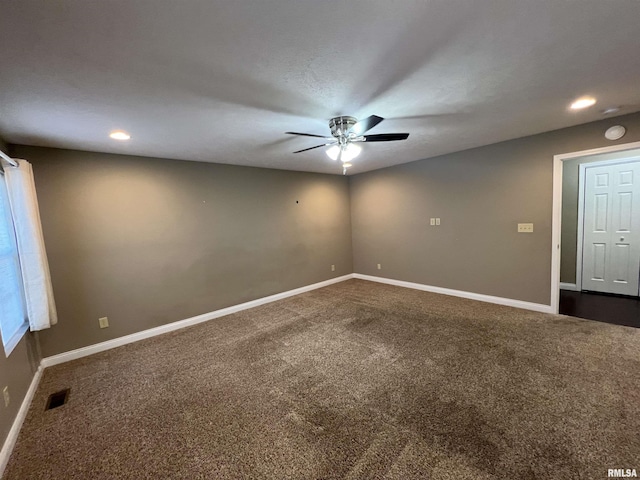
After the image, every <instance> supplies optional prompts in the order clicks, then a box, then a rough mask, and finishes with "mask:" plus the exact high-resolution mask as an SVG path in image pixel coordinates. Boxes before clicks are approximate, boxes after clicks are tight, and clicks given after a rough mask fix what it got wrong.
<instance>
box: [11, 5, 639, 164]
mask: <svg viewBox="0 0 640 480" xmlns="http://www.w3.org/2000/svg"><path fill="white" fill-rule="evenodd" d="M0 2H1V3H2V5H1V11H2V13H1V14H0V62H1V63H0V135H1V136H2V137H4V138H5V140H7V141H8V142H10V143H22V144H29V145H42V146H53V147H63V148H74V149H82V150H92V151H101V152H113V153H128V154H136V155H144V156H154V157H166V158H175V159H184V160H198V161H206V162H217V163H231V164H237V165H252V166H258V167H272V168H282V169H290V170H305V171H315V172H324V173H337V174H339V173H341V170H340V168H339V166H338V165H337V164H336V163H335V162H332V161H331V160H330V159H329V158H328V157H327V156H326V155H325V154H324V152H323V150H324V149H317V150H313V151H310V152H305V153H300V154H295V155H294V154H292V153H291V152H293V151H294V150H299V149H302V148H305V147H309V146H313V145H316V144H318V143H321V142H316V140H319V139H313V138H305V137H292V136H288V135H285V134H284V132H285V131H289V130H294V131H299V132H311V133H316V134H328V133H329V129H328V125H327V122H328V120H329V119H330V118H331V117H333V116H336V115H352V116H356V117H359V118H362V117H365V116H368V115H371V114H377V115H380V116H382V117H385V118H386V119H387V120H386V121H384V122H383V123H381V124H380V125H378V126H377V127H375V128H374V129H373V130H371V131H370V132H369V133H372V134H373V133H387V132H390V133H391V132H410V134H411V135H410V137H409V139H408V140H406V141H404V142H389V143H372V144H363V152H362V154H361V155H360V156H359V157H358V158H357V159H356V160H355V161H354V162H353V163H354V167H353V169H352V170H351V173H359V172H363V171H367V170H373V169H376V168H381V167H384V166H389V165H394V164H399V163H405V162H411V161H414V160H419V159H423V158H427V157H431V156H434V155H438V154H442V153H448V152H452V151H458V150H463V149H466V148H470V147H474V146H479V145H486V144H489V143H494V142H497V141H502V140H507V139H511V138H516V137H521V136H524V135H529V134H534V133H539V132H543V131H548V130H554V129H557V128H561V127H566V126H570V125H576V124H580V123H585V122H589V121H592V120H597V119H600V118H603V115H602V113H601V110H602V109H603V108H605V107H608V106H612V105H622V106H623V108H622V110H621V111H620V112H619V113H620V114H624V113H629V112H632V111H637V110H640V55H639V52H640V26H639V23H638V20H639V19H640V2H639V1H637V0H609V1H603V0H535V1H533V0H484V1H477V0H447V1H435V0H431V1H425V0H416V1H411V0H395V1H390V0H348V1H347V0H340V1H338V0H324V1H319V0H271V1H264V0H242V1H238V0H216V1H211V0H184V1H178V0H109V1H84V0H61V1H55V2H54V1H42V0H20V1H8V0H0ZM585 94H590V95H593V96H595V97H597V99H598V104H597V105H596V106H595V107H592V108H591V109H588V110H586V111H581V112H569V111H568V110H567V106H568V104H569V103H570V102H571V101H572V100H574V99H575V98H576V97H579V96H581V95H585ZM114 129H124V130H127V131H128V132H130V133H131V135H132V137H133V138H132V139H131V140H130V141H129V142H127V143H119V142H116V141H114V140H111V139H109V138H108V133H109V132H110V131H111V130H114Z"/></svg>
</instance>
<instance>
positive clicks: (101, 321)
mask: <svg viewBox="0 0 640 480" xmlns="http://www.w3.org/2000/svg"><path fill="white" fill-rule="evenodd" d="M98 323H99V324H100V328H107V327H108V326H109V319H108V318H107V317H102V318H99V319H98Z"/></svg>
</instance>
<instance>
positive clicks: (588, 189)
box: [582, 162, 640, 296]
mask: <svg viewBox="0 0 640 480" xmlns="http://www.w3.org/2000/svg"><path fill="white" fill-rule="evenodd" d="M584 181H585V184H584V214H583V218H584V227H583V232H584V234H583V245H582V289H583V290H592V291H595V292H607V293H617V294H620V295H635V296H637V295H639V291H638V277H639V276H640V162H633V163H622V164H614V165H605V166H594V167H588V166H587V167H586V168H585V176H584Z"/></svg>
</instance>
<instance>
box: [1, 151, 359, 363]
mask: <svg viewBox="0 0 640 480" xmlns="http://www.w3.org/2000/svg"><path fill="white" fill-rule="evenodd" d="M12 154H13V156H14V157H17V158H25V159H27V160H29V161H30V162H32V164H33V167H34V172H35V177H36V188H37V191H38V198H39V203H40V213H41V217H42V225H43V229H44V237H45V243H46V246H47V253H48V256H49V263H50V268H51V277H52V283H53V288H54V294H55V298H56V303H57V307H58V315H59V319H60V320H59V324H58V325H57V326H56V327H54V328H52V329H50V330H46V331H43V332H41V333H40V342H41V348H42V354H43V356H45V357H46V356H49V355H53V354H57V353H60V352H65V351H68V350H71V349H75V348H79V347H83V346H86V345H91V344H94V343H98V342H101V341H105V340H109V339H113V338H116V337H120V336H123V335H127V334H130V333H134V332H138V331H141V330H145V329H148V328H152V327H157V326H159V325H163V324H166V323H170V322H175V321H177V320H182V319H185V318H188V317H191V316H194V315H199V314H202V313H207V312H210V311H212V310H217V309H220V308H223V307H227V306H230V305H235V304H239V303H242V302H246V301H249V300H253V299H256V298H260V297H265V296H268V295H272V294H275V293H278V292H282V291H286V290H290V289H293V288H297V287H301V286H304V285H309V284H312V283H315V282H320V281H322V280H327V279H329V278H332V277H336V276H340V275H345V274H348V273H351V272H352V269H353V265H352V259H351V225H350V212H349V185H348V180H347V178H346V177H342V176H334V175H321V174H312V173H301V172H289V171H281V170H268V169H259V168H248V167H237V166H230V165H216V164H208V163H196V162H183V161H175V160H163V159H156V158H143V157H129V156H123V155H109V154H100V153H86V152H79V151H70V150H56V149H46V148H35V147H22V146H13V147H12ZM296 202H299V203H296ZM331 264H335V265H336V271H335V272H332V271H331V270H330V266H331ZM103 316H107V317H108V318H109V322H110V327H109V328H106V329H100V328H99V327H98V318H99V317H103Z"/></svg>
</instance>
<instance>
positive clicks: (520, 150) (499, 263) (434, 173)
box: [350, 114, 640, 305]
mask: <svg viewBox="0 0 640 480" xmlns="http://www.w3.org/2000/svg"><path fill="white" fill-rule="evenodd" d="M618 123H620V124H622V125H625V126H626V127H627V129H628V133H627V135H626V136H625V137H623V138H622V139H620V140H618V141H616V142H611V141H608V140H606V139H605V138H604V136H603V135H604V131H605V130H606V128H608V127H609V126H611V125H615V124H618ZM639 140H640V114H633V115H627V116H623V117H617V118H612V119H607V120H603V121H600V122H594V123H590V124H585V125H580V126H577V127H571V128H566V129H562V130H556V131H553V132H548V133H544V134H540V135H534V136H530V137H525V138H521V139H517V140H511V141H508V142H502V143H498V144H494V145H489V146H486V147H481V148H475V149H471V150H466V151H462V152H457V153H453V154H449V155H443V156H439V157H434V158H430V159H426V160H420V161H417V162H412V163H408V164H404V165H398V166H394V167H390V168H386V169H382V170H376V171H374V172H369V173H364V174H360V175H356V176H353V177H351V179H350V184H351V209H352V225H353V251H354V271H355V272H357V273H362V274H367V275H377V276H383V277H387V278H393V279H399V280H405V281H410V282H417V283H422V284H427V285H433V286H438V287H445V288H451V289H456V290H463V291H467V292H476V293H482V294H487V295H495V296H499V297H506V298H512V299H517V300H524V301H529V302H534V303H541V304H547V305H548V304H549V303H550V290H551V284H550V279H551V219H552V213H551V209H552V178H553V156H554V155H555V154H560V153H567V152H573V151H579V150H586V149H591V148H597V147H603V146H608V145H612V144H617V143H629V142H633V141H639ZM430 217H440V218H441V219H442V224H441V226H439V227H431V226H430V225H429V218H430ZM524 222H526V223H529V222H532V223H534V233H532V234H519V233H517V232H516V228H517V224H518V223H524ZM378 263H380V264H382V270H377V268H376V264H378Z"/></svg>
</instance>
